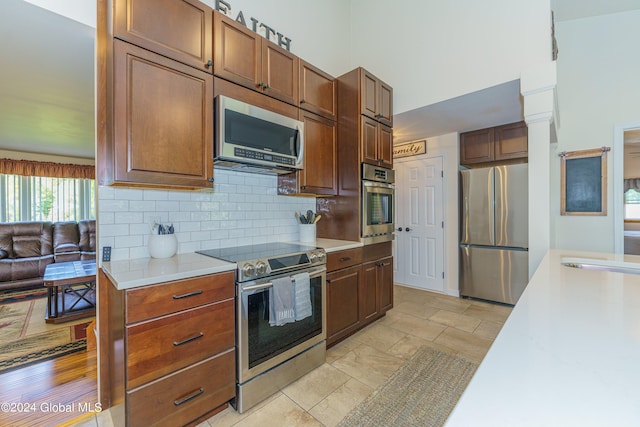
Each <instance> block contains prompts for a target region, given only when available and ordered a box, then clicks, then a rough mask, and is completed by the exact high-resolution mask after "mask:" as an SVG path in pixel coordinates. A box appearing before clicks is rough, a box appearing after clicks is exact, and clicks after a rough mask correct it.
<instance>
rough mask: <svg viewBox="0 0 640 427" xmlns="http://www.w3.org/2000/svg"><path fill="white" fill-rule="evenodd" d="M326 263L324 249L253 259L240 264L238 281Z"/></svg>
mask: <svg viewBox="0 0 640 427" xmlns="http://www.w3.org/2000/svg"><path fill="white" fill-rule="evenodd" d="M326 262H327V253H326V252H325V250H324V249H314V250H311V251H305V252H300V253H293V254H287V255H280V256H275V257H273V258H257V259H252V260H248V261H243V262H239V263H238V281H239V282H244V281H247V280H255V279H259V278H263V277H267V276H271V275H274V274H278V273H283V272H287V271H290V270H296V269H299V268H304V267H312V266H316V265H323V264H325V263H326Z"/></svg>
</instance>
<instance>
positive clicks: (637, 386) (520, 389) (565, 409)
mask: <svg viewBox="0 0 640 427" xmlns="http://www.w3.org/2000/svg"><path fill="white" fill-rule="evenodd" d="M563 261H565V262H566V261H569V262H576V261H579V262H580V261H582V262H584V261H591V263H592V264H595V266H596V268H598V267H599V266H598V264H609V265H613V266H614V267H616V268H629V267H630V268H632V269H634V268H635V269H636V271H637V268H638V267H639V264H640V256H633V255H616V254H606V253H588V252H578V251H567V250H551V251H549V252H548V253H547V254H546V256H545V258H544V259H543V261H542V263H541V264H540V266H539V268H538V269H537V270H536V272H535V274H534V276H533V277H532V279H531V282H530V283H529V285H528V286H527V288H526V290H525V292H524V294H523V295H522V297H521V298H520V300H519V301H518V303H517V304H516V306H515V307H514V309H513V311H512V313H511V315H510V316H509V318H508V319H507V322H506V323H505V325H504V327H503V328H502V330H501V331H500V334H499V335H498V337H497V338H496V340H495V341H494V343H493V345H492V347H491V348H490V350H489V352H488V353H487V355H486V357H485V358H484V360H483V361H482V363H481V364H480V367H479V368H478V370H477V371H476V374H475V376H474V377H473V379H472V380H471V382H470V384H469V386H468V387H467V389H466V390H465V392H464V394H463V395H462V397H461V399H460V401H459V402H458V404H457V406H456V408H455V409H454V410H453V412H452V413H451V416H450V417H449V419H448V421H447V424H446V425H447V426H449V427H451V426H469V425H473V426H492V427H493V426H545V425H581V426H587V425H593V426H602V425H637V423H638V420H640V405H639V404H638V402H640V369H638V362H639V361H640V275H639V274H630V273H621V272H609V271H602V270H593V269H586V268H584V269H580V268H571V267H567V266H564V265H562V262H563Z"/></svg>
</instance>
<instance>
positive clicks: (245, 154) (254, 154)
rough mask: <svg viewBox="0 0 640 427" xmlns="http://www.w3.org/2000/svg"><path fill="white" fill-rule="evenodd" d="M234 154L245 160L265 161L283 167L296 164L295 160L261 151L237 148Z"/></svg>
mask: <svg viewBox="0 0 640 427" xmlns="http://www.w3.org/2000/svg"><path fill="white" fill-rule="evenodd" d="M233 154H234V155H235V156H236V157H242V158H245V159H252V160H263V161H266V162H275V163H279V164H281V165H289V166H294V165H295V163H296V162H295V159H293V158H291V157H284V156H279V155H277V154H270V153H263V152H261V151H253V150H248V149H246V148H238V147H235V148H234V150H233Z"/></svg>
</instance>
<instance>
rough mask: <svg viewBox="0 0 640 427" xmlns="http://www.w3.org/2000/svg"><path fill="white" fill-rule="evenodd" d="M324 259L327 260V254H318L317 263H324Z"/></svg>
mask: <svg viewBox="0 0 640 427" xmlns="http://www.w3.org/2000/svg"><path fill="white" fill-rule="evenodd" d="M326 259H327V254H325V253H324V252H318V261H320V262H325V260H326Z"/></svg>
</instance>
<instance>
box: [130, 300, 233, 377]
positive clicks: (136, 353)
mask: <svg viewBox="0 0 640 427" xmlns="http://www.w3.org/2000/svg"><path fill="white" fill-rule="evenodd" d="M234 325H235V309H234V300H233V299H228V300H225V301H222V302H218V303H214V304H208V305H204V306H202V307H198V308H193V309H190V310H186V311H183V312H180V313H177V314H173V315H170V316H164V317H160V318H158V319H154V320H150V321H146V322H140V323H136V324H135V325H131V326H127V327H126V332H125V337H126V345H127V355H128V357H127V389H131V388H133V387H137V386H140V385H142V384H144V383H146V382H149V381H151V380H155V379H156V378H159V377H161V376H163V375H166V374H168V373H170V372H173V371H176V370H178V369H181V368H184V367H185V366H188V365H190V364H192V363H194V362H198V361H200V360H202V359H204V358H206V357H208V356H210V355H212V354H216V353H219V352H221V351H225V350H227V349H229V348H232V347H233V346H234V344H235V328H234Z"/></svg>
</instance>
